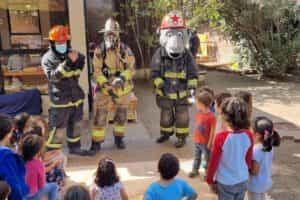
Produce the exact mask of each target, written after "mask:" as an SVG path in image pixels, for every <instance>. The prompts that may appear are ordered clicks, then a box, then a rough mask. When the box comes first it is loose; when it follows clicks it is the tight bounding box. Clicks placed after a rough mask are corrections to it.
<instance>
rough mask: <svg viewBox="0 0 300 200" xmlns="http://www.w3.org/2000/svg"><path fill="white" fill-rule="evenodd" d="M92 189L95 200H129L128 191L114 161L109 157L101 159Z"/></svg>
mask: <svg viewBox="0 0 300 200" xmlns="http://www.w3.org/2000/svg"><path fill="white" fill-rule="evenodd" d="M95 184H96V186H95V187H94V188H93V191H92V199H93V200H106V199H110V200H128V196H127V193H126V191H125V189H124V187H123V184H122V183H121V182H120V180H119V177H118V175H117V171H116V167H115V164H114V162H113V161H112V160H111V159H109V158H103V159H101V160H100V161H99V165H98V169H97V172H96V178H95Z"/></svg>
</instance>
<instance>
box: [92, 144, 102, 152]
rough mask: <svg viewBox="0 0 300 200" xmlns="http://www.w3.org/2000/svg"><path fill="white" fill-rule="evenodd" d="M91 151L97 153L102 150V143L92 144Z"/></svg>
mask: <svg viewBox="0 0 300 200" xmlns="http://www.w3.org/2000/svg"><path fill="white" fill-rule="evenodd" d="M91 150H93V151H95V152H96V153H97V152H99V151H100V150H101V142H94V141H93V142H92V147H91Z"/></svg>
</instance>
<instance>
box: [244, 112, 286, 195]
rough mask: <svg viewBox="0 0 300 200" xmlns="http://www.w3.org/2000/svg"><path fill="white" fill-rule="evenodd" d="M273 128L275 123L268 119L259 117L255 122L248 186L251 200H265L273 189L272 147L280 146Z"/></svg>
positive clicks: (277, 135)
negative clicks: (268, 192) (267, 193)
mask: <svg viewBox="0 0 300 200" xmlns="http://www.w3.org/2000/svg"><path fill="white" fill-rule="evenodd" d="M273 128H274V127H273V122H272V121H271V120H270V119H268V118H266V117H257V118H256V119H255V120H254V124H253V132H254V139H255V145H254V149H253V160H252V169H251V177H250V181H249V185H248V198H249V200H264V199H265V198H266V197H265V194H266V192H267V191H268V190H269V189H270V188H271V187H272V178H271V166H272V160H273V150H272V147H273V146H279V145H280V137H279V134H278V133H277V132H276V131H274V130H273Z"/></svg>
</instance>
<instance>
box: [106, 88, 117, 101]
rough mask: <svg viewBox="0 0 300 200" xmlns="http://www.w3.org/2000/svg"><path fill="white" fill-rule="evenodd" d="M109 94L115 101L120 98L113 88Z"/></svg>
mask: <svg viewBox="0 0 300 200" xmlns="http://www.w3.org/2000/svg"><path fill="white" fill-rule="evenodd" d="M108 94H109V95H110V96H111V98H112V100H113V102H116V99H117V98H118V96H117V95H116V94H115V93H114V92H113V91H112V90H109V91H108Z"/></svg>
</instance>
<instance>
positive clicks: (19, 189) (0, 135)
mask: <svg viewBox="0 0 300 200" xmlns="http://www.w3.org/2000/svg"><path fill="white" fill-rule="evenodd" d="M11 135H12V121H11V119H10V118H9V117H7V116H4V115H0V180H4V181H5V182H7V183H8V185H9V186H10V188H11V192H10V195H9V197H8V199H9V200H23V199H25V197H26V195H27V193H28V187H27V186H26V183H25V164H24V161H23V159H22V158H21V157H20V156H19V155H18V154H16V153H15V152H13V151H12V150H11V149H9V148H8V147H7V146H8V145H9V144H10V139H11Z"/></svg>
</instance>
